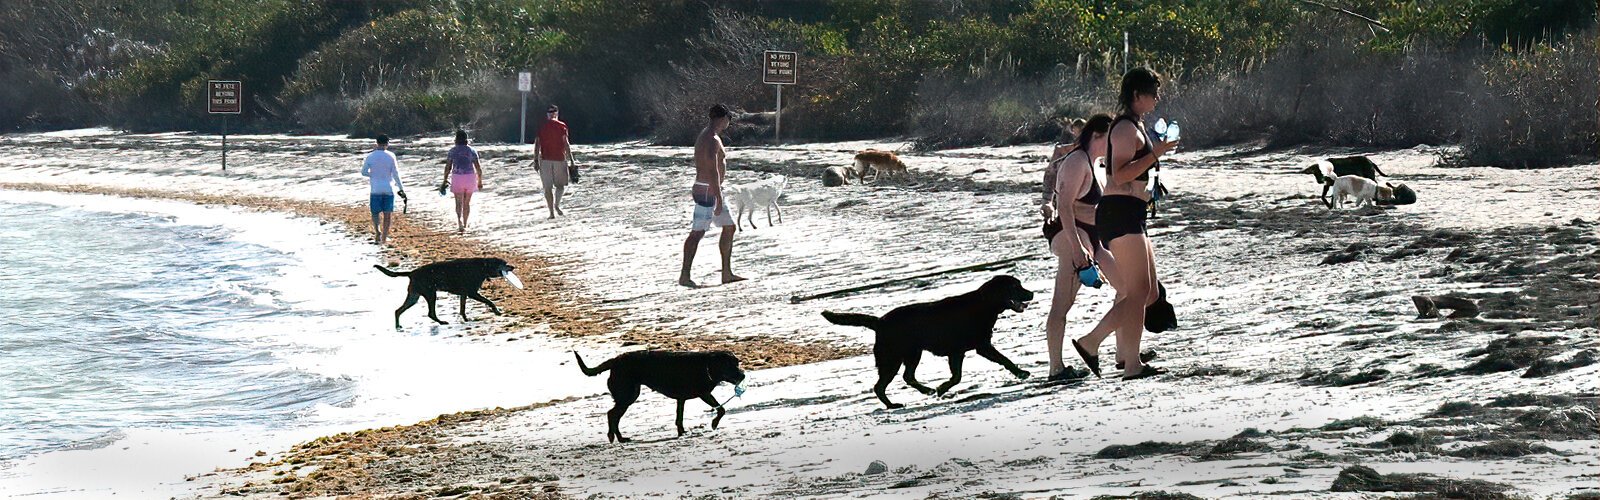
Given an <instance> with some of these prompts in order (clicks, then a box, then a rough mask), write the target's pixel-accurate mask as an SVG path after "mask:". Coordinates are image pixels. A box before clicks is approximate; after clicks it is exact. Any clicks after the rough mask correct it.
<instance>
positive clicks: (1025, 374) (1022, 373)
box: [1011, 370, 1029, 380]
mask: <svg viewBox="0 0 1600 500" xmlns="http://www.w3.org/2000/svg"><path fill="white" fill-rule="evenodd" d="M1011 374H1012V375H1016V376H1017V378H1018V379H1019V380H1027V379H1028V375H1029V374H1028V372H1025V371H1021V370H1018V371H1015V372H1011Z"/></svg>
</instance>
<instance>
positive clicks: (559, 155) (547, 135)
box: [539, 120, 567, 161]
mask: <svg viewBox="0 0 1600 500" xmlns="http://www.w3.org/2000/svg"><path fill="white" fill-rule="evenodd" d="M539 159H541V160H557V161H560V160H566V159H567V124H565V123H561V120H545V121H544V126H541V127H539Z"/></svg>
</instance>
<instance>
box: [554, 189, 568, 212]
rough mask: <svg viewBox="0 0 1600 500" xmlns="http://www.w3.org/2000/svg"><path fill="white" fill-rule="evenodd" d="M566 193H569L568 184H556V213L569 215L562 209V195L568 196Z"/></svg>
mask: <svg viewBox="0 0 1600 500" xmlns="http://www.w3.org/2000/svg"><path fill="white" fill-rule="evenodd" d="M566 195H567V187H566V186H556V206H555V209H556V215H567V213H566V212H562V211H561V197H562V196H566Z"/></svg>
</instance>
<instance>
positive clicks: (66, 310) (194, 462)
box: [0, 189, 605, 498]
mask: <svg viewBox="0 0 1600 500" xmlns="http://www.w3.org/2000/svg"><path fill="white" fill-rule="evenodd" d="M363 198H364V197H363ZM378 253H379V252H378V249H377V247H375V246H373V245H372V244H370V243H369V242H363V241H356V240H353V239H351V238H349V237H348V236H347V235H345V234H344V233H343V232H342V231H339V230H337V226H335V225H329V224H322V223H320V222H318V221H316V220H314V219H308V218H301V217H293V216H289V215H285V214H279V213H270V212H251V211H238V210H232V209H226V208H215V207H203V206H195V205H190V204H186V203H180V202H171V201H155V200H134V199H127V198H116V197H108V196H93V195H71V194H58V193H34V192H23V191H12V190H4V189H0V297H4V298H5V302H4V310H0V497H9V496H36V497H48V498H105V497H106V496H108V495H113V494H118V495H120V494H129V495H132V496H134V497H138V498H145V497H149V498H168V497H172V496H186V495H188V494H190V493H192V492H191V491H189V490H188V489H187V488H189V487H192V486H193V485H196V484H198V483H194V482H186V481H185V480H184V478H185V476H186V475H190V474H194V473H200V472H206V471H210V470H213V469H215V468H219V467H222V468H230V467H239V466H243V465H246V464H247V463H249V462H250V461H260V460H269V459H271V457H270V456H267V457H264V458H262V457H257V456H256V455H255V452H256V451H257V450H261V451H265V452H266V453H267V454H269V455H270V454H272V453H276V452H279V451H283V450H286V449H288V448H289V447H290V446H292V445H293V444H295V443H298V442H302V441H307V440H310V439H314V438H316V437H318V436H324V435H330V434H335V433H338V432H345V431H354V430H360V429H368V428H375V427H382V426H389V425H402V424H411V423H415V422H418V421H420V420H425V419H428V418H432V417H435V416H438V415H440V414H443V413H453V412H457V411H463V410H473V409H480V408H493V407H497V406H499V407H510V406H518V405H525V404H530V403H537V402H543V401H549V400H552V399H559V398H562V397H567V396H581V395H589V394H597V393H600V392H603V391H604V390H605V385H604V383H603V381H599V380H596V379H591V378H589V377H585V376H583V375H582V374H581V373H580V372H579V371H578V370H577V369H576V368H575V367H574V366H573V365H572V364H571V363H572V354H571V351H572V350H573V349H583V350H585V352H586V354H592V355H595V356H597V357H599V356H603V354H604V353H603V352H597V350H596V349H595V347H594V346H587V345H583V344H576V343H573V342H571V341H565V340H555V339H548V338H543V337H542V336H535V335H523V336H521V337H516V338H511V337H507V336H480V335H477V334H478V333H482V332H484V331H485V329H486V328H488V327H489V320H490V314H489V312H488V311H487V310H486V308H483V307H481V306H479V305H477V304H472V305H469V306H468V314H469V315H470V316H471V317H472V320H473V321H471V322H465V323H464V322H462V321H460V319H459V318H458V317H457V315H456V312H455V309H454V308H453V307H449V305H452V302H453V301H454V298H453V297H450V298H449V299H447V300H446V301H445V302H444V304H445V305H446V306H445V307H441V309H440V311H439V312H440V316H441V318H443V319H446V320H447V321H450V324H449V325H437V324H434V323H433V322H432V321H430V320H428V319H427V318H426V317H425V316H426V308H425V307H422V306H418V307H416V308H412V310H411V311H408V313H407V315H406V316H405V317H404V318H402V324H403V325H404V328H403V329H401V330H396V329H395V328H394V316H393V311H394V308H395V307H397V306H399V304H400V302H401V301H402V300H403V298H404V296H405V287H406V282H405V280H404V279H400V278H390V277H387V276H384V275H382V274H381V273H379V272H377V271H376V270H374V269H373V268H372V264H377V263H384V262H383V261H381V260H380V259H379V258H378ZM400 267H401V268H404V267H405V266H400ZM509 340H517V341H516V342H510V341H509Z"/></svg>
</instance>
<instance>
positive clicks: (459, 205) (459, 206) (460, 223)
mask: <svg viewBox="0 0 1600 500" xmlns="http://www.w3.org/2000/svg"><path fill="white" fill-rule="evenodd" d="M462 196H465V195H462V194H461V193H456V232H458V233H464V232H466V231H467V223H466V219H465V218H463V217H462V216H461V211H462V210H464V209H465V207H466V204H465V203H463V202H462Z"/></svg>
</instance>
